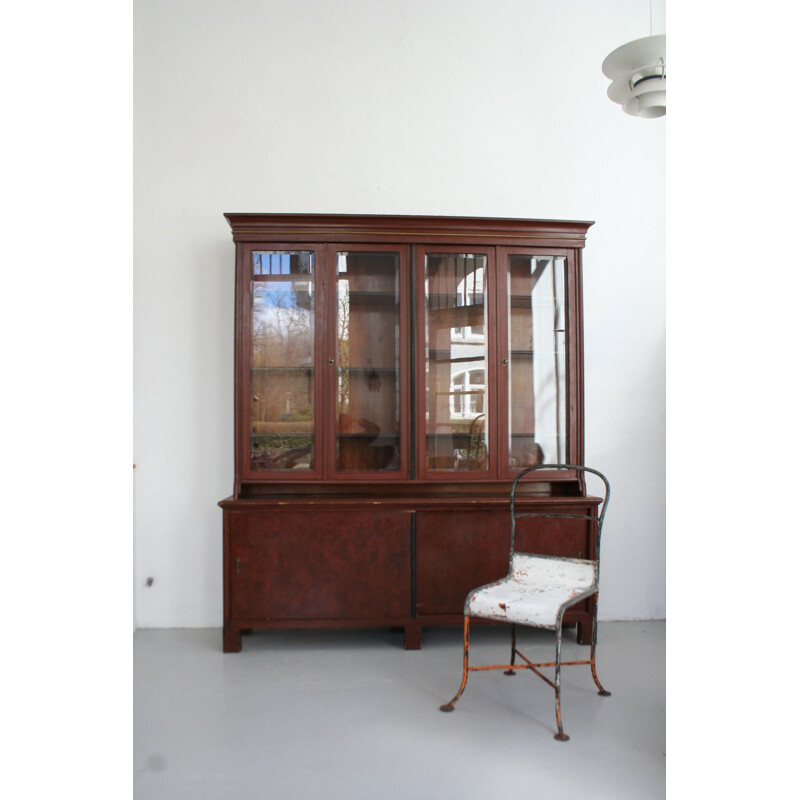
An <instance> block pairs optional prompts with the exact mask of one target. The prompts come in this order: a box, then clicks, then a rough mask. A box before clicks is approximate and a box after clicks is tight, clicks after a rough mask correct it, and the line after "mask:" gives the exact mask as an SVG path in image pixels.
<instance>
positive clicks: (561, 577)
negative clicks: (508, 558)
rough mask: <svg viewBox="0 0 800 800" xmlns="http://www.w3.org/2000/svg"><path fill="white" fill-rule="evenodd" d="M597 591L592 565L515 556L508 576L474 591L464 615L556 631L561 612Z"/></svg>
mask: <svg viewBox="0 0 800 800" xmlns="http://www.w3.org/2000/svg"><path fill="white" fill-rule="evenodd" d="M596 588H597V582H596V568H595V563H594V562H593V561H585V560H583V559H567V558H551V557H547V556H532V555H528V554H525V553H515V554H514V556H513V560H512V565H511V572H510V573H509V575H508V576H506V577H505V578H503V579H502V580H499V581H495V582H494V583H490V584H487V585H486V586H481V587H480V588H478V589H475V591H473V592H472V593H471V594H470V595H469V596H468V597H467V601H466V603H465V605H464V613H465V614H466V615H468V616H471V617H481V618H483V619H493V620H498V621H501V622H515V623H519V624H521V625H530V626H531V627H534V628H548V629H550V630H555V629H556V627H557V626H558V622H559V617H560V614H561V611H562V610H563V609H564V608H566V607H568V606H570V605H572V604H573V603H576V602H578V601H579V600H581V599H583V598H585V597H588V596H589V595H591V594H592V593H593V592H594V591H595V590H596Z"/></svg>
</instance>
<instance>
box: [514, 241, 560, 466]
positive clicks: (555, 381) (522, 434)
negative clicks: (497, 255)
mask: <svg viewBox="0 0 800 800" xmlns="http://www.w3.org/2000/svg"><path fill="white" fill-rule="evenodd" d="M565 261H566V260H565V259H564V258H563V257H562V256H557V257H538V256H522V255H512V256H509V261H508V313H509V320H508V339H509V341H508V352H509V371H508V380H509V387H508V419H509V442H508V452H509V464H508V466H509V467H510V468H511V469H523V468H524V467H528V466H531V465H533V464H553V463H555V464H563V463H565V460H566V453H567V406H566V403H567V388H566V386H567V384H566V379H567V370H566V315H565V307H564V270H565Z"/></svg>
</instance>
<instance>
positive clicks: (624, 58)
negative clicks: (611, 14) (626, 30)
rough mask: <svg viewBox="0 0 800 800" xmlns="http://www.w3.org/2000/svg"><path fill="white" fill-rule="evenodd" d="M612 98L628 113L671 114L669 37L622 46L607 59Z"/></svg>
mask: <svg viewBox="0 0 800 800" xmlns="http://www.w3.org/2000/svg"><path fill="white" fill-rule="evenodd" d="M603 74H604V75H605V76H606V77H607V78H610V79H611V81H612V83H611V85H610V86H609V87H608V97H609V99H610V100H612V101H613V102H614V103H619V104H620V105H621V106H622V110H623V111H624V112H625V113H626V114H631V115H632V116H635V117H643V118H645V119H653V118H655V117H663V116H664V115H665V114H666V113H667V37H666V35H665V34H659V35H658V36H648V37H646V38H644V39H637V40H636V41H633V42H628V44H624V45H622V47H618V48H617V49H616V50H614V51H613V52H612V53H610V54H609V55H608V56H606V59H605V61H603Z"/></svg>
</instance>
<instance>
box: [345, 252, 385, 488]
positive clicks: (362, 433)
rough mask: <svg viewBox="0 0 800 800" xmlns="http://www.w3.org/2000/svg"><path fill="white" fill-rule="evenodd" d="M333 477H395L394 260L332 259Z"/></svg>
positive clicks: (373, 256)
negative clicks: (386, 473)
mask: <svg viewBox="0 0 800 800" xmlns="http://www.w3.org/2000/svg"><path fill="white" fill-rule="evenodd" d="M336 270H337V280H336V335H337V352H336V470H337V472H365V471H367V472H372V471H377V470H384V471H396V470H399V469H400V455H399V453H400V380H399V376H400V305H399V303H400V258H399V255H398V254H397V253H387V252H381V253H365V252H357V251H356V252H346V253H345V252H340V253H337V254H336Z"/></svg>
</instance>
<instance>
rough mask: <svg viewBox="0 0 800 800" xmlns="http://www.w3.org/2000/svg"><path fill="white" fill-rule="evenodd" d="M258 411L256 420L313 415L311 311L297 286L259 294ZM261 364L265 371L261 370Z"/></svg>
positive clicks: (255, 399)
mask: <svg viewBox="0 0 800 800" xmlns="http://www.w3.org/2000/svg"><path fill="white" fill-rule="evenodd" d="M254 301H255V302H254V307H253V333H252V347H253V367H255V368H256V369H255V371H254V374H253V383H252V389H253V398H252V402H253V415H254V419H255V420H260V421H267V420H279V419H284V420H286V419H292V420H298V419H303V418H310V408H311V405H312V403H313V390H312V389H313V381H312V376H313V371H312V354H313V348H314V328H313V315H312V310H311V309H306V308H302V307H300V306H298V304H297V302H296V293H295V291H294V290H288V291H287V290H285V289H283V287H281V289H277V284H276V286H275V288H274V289H273V288H272V287H270V289H269V290H266V291H264V292H262V293H257V294H256V295H255V297H254ZM258 368H262V369H258Z"/></svg>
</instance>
